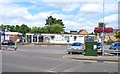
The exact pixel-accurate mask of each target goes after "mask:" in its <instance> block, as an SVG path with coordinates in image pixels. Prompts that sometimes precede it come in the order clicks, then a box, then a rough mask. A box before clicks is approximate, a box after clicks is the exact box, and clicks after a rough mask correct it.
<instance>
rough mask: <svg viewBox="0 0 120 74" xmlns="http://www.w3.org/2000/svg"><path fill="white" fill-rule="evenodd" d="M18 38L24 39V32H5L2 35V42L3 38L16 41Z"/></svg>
mask: <svg viewBox="0 0 120 74" xmlns="http://www.w3.org/2000/svg"><path fill="white" fill-rule="evenodd" d="M17 39H19V40H21V39H22V33H19V32H4V35H1V42H2V41H3V40H11V41H13V42H15V41H16V40H17Z"/></svg>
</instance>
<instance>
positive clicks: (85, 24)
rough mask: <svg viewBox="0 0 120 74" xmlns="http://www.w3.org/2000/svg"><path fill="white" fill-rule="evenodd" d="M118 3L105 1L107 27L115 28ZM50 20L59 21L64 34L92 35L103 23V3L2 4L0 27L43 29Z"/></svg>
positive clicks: (42, 0) (47, 0)
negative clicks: (74, 32)
mask: <svg viewBox="0 0 120 74" xmlns="http://www.w3.org/2000/svg"><path fill="white" fill-rule="evenodd" d="M118 1H119V0H105V3H104V4H105V7H104V10H105V12H104V15H105V17H104V18H105V21H104V22H105V23H106V26H110V27H113V28H114V29H117V28H118ZM48 16H53V17H54V18H57V19H62V20H63V23H64V24H65V27H66V28H65V31H70V30H76V31H78V30H80V29H86V30H87V31H89V32H93V30H94V27H96V26H98V22H100V21H101V22H102V21H103V0H97V1H94V0H62V1H60V0H58V1H56V0H19V1H18V0H1V1H0V24H4V25H6V24H9V25H21V24H23V23H24V24H26V25H28V26H29V27H32V26H39V27H43V26H44V25H45V19H46V18H47V17H48Z"/></svg>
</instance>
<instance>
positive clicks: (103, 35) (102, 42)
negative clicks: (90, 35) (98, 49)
mask: <svg viewBox="0 0 120 74" xmlns="http://www.w3.org/2000/svg"><path fill="white" fill-rule="evenodd" d="M104 27H105V24H104V0H103V36H102V45H103V47H102V56H104Z"/></svg>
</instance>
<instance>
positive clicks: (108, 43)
mask: <svg viewBox="0 0 120 74" xmlns="http://www.w3.org/2000/svg"><path fill="white" fill-rule="evenodd" d="M113 42H114V41H112V40H108V41H106V42H104V43H105V44H106V45H110V44H112V43H113Z"/></svg>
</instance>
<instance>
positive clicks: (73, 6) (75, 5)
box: [63, 3, 80, 12]
mask: <svg viewBox="0 0 120 74" xmlns="http://www.w3.org/2000/svg"><path fill="white" fill-rule="evenodd" d="M78 7H80V4H78V3H72V4H68V5H66V6H65V7H64V8H63V11H67V12H71V11H74V10H75V9H77V8H78Z"/></svg>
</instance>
